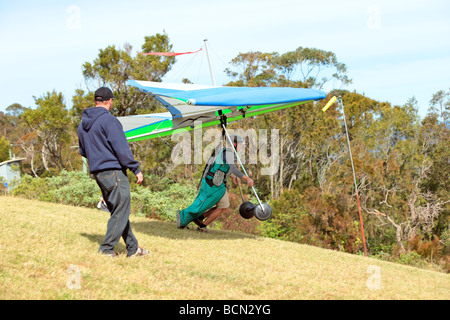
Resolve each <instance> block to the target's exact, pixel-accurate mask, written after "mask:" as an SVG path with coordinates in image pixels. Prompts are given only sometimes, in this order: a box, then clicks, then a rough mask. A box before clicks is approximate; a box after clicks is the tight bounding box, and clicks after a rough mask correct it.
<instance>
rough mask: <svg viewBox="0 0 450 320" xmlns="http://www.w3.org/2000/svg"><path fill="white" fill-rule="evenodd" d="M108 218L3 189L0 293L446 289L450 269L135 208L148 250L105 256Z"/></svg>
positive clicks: (415, 292) (377, 295)
mask: <svg viewBox="0 0 450 320" xmlns="http://www.w3.org/2000/svg"><path fill="white" fill-rule="evenodd" d="M107 219H108V214H107V213H104V212H101V211H98V210H96V209H86V208H78V207H70V206H64V205H56V204H50V203H43V202H38V201H30V200H23V199H17V198H11V197H0V226H1V230H2V232H1V235H0V299H14V300H15V299H28V300H31V299H45V300H46V299H99V300H104V299H166V300H174V299H176V300H180V299H194V300H197V299H213V300H215V299H237V300H241V299H249V300H258V299H274V300H280V299H283V300H290V299H445V300H447V299H449V298H450V276H449V275H447V274H443V273H438V272H432V271H427V270H422V269H416V268H412V267H407V266H403V265H397V264H393V263H388V262H383V261H379V260H375V259H371V258H364V257H361V256H355V255H350V254H345V253H340V252H335V251H331V250H324V249H319V248H315V247H311V246H305V245H299V244H295V243H290V242H283V241H278V240H272V239H265V238H259V237H254V236H249V235H245V234H238V233H230V232H222V231H218V230H212V232H210V233H208V234H203V233H198V232H196V231H193V230H178V229H177V228H176V226H175V223H166V222H160V221H155V220H149V219H144V218H137V217H132V218H131V222H132V227H133V230H134V233H135V235H136V237H137V238H138V240H139V242H140V245H141V246H143V247H144V248H147V249H149V250H150V251H151V252H152V253H151V255H150V256H148V257H144V258H134V259H128V258H126V257H125V247H124V244H123V242H122V241H121V242H120V244H119V246H118V247H117V251H118V252H119V253H122V254H121V255H120V256H119V258H117V259H112V258H107V257H103V256H99V255H97V249H98V247H99V244H100V242H101V241H102V239H103V236H104V233H105V228H106V221H107ZM77 271H78V272H79V273H78V274H77ZM77 279H78V282H77ZM72 280H74V281H72ZM77 284H78V285H79V287H78V288H77Z"/></svg>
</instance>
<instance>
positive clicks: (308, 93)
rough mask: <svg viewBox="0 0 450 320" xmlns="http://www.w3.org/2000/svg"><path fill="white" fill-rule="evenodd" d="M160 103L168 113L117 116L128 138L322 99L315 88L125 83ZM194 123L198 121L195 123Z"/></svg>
mask: <svg viewBox="0 0 450 320" xmlns="http://www.w3.org/2000/svg"><path fill="white" fill-rule="evenodd" d="M127 84H128V85H130V86H133V87H136V88H137V89H138V90H140V91H142V92H146V93H148V94H150V95H151V96H153V97H154V98H155V99H157V100H158V101H159V102H161V103H162V104H163V105H164V106H165V107H166V108H167V110H168V112H164V113H157V114H148V115H136V116H128V117H119V118H118V119H119V121H120V122H121V123H122V125H123V127H124V131H125V135H126V137H127V139H128V140H129V141H138V140H144V139H152V138H155V137H162V136H167V135H170V134H172V132H173V131H174V130H177V129H182V128H186V129H188V130H192V129H196V128H197V127H199V126H200V127H202V128H203V127H208V126H213V125H218V124H220V118H221V117H222V116H223V115H226V116H227V118H228V121H235V120H239V119H242V118H245V117H251V116H256V115H259V114H263V113H267V112H271V111H275V110H280V109H284V108H289V107H293V106H298V105H301V104H304V103H306V102H309V101H317V100H322V99H324V98H325V96H326V95H325V93H324V92H322V91H320V90H315V89H305V88H281V87H257V88H254V87H221V86H203V85H194V84H167V83H161V82H150V81H135V80H130V81H128V83H127ZM198 123H201V125H199V124H198Z"/></svg>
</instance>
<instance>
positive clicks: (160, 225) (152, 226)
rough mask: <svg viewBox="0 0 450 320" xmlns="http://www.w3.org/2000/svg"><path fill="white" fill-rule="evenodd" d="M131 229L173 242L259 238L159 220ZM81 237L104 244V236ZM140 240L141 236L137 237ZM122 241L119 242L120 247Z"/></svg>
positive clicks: (90, 235)
mask: <svg viewBox="0 0 450 320" xmlns="http://www.w3.org/2000/svg"><path fill="white" fill-rule="evenodd" d="M131 228H132V230H133V233H134V234H135V235H136V233H137V232H140V233H145V234H147V235H150V236H154V237H164V238H167V239H172V240H187V239H199V240H236V239H256V238H257V236H254V235H249V234H244V233H238V232H230V231H221V230H215V229H210V230H209V232H207V233H205V232H199V231H197V230H196V229H197V226H196V225H194V224H190V225H189V228H190V229H186V228H185V229H178V228H177V226H176V224H175V223H173V222H172V223H171V222H164V221H158V220H150V219H149V220H148V221H145V222H132V223H131ZM80 235H81V236H83V237H85V238H87V239H89V240H90V241H92V242H94V243H98V244H99V245H100V244H102V243H103V238H104V237H105V235H104V234H87V233H81V234H80ZM136 237H137V238H138V240H139V236H138V235H136ZM121 243H122V241H119V243H118V245H120V244H121Z"/></svg>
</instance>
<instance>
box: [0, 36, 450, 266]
mask: <svg viewBox="0 0 450 320" xmlns="http://www.w3.org/2000/svg"><path fill="white" fill-rule="evenodd" d="M171 49H172V45H171V44H170V40H169V37H168V36H167V34H156V35H154V36H150V37H145V41H144V44H143V45H142V50H141V51H142V52H151V51H170V50H171ZM131 52H132V48H131V46H130V45H128V44H126V45H124V48H123V49H121V48H116V47H115V46H109V47H107V48H105V49H101V50H99V54H98V56H97V57H96V58H95V59H94V61H92V62H86V63H84V64H83V66H82V72H83V76H84V78H85V80H86V87H87V88H88V90H86V91H84V90H81V89H79V90H76V92H75V94H74V96H73V97H72V107H71V108H68V107H67V105H66V102H65V97H63V95H62V94H61V93H58V92H56V91H52V92H47V93H45V94H43V96H42V97H39V98H36V97H35V101H36V106H35V107H33V108H28V107H23V106H21V105H20V104H14V105H11V106H9V107H8V108H7V109H6V112H5V113H0V127H1V130H0V161H4V160H6V159H7V158H8V153H9V146H11V151H12V153H13V154H16V155H17V156H23V157H26V158H27V161H26V162H25V163H24V164H23V165H22V167H21V170H22V171H23V173H24V174H28V175H30V176H33V177H35V178H36V179H37V178H39V179H41V178H45V177H52V176H58V175H59V173H60V172H61V171H63V170H64V171H81V170H82V168H83V163H82V159H81V157H80V156H79V154H78V149H77V146H78V140H77V136H76V128H77V126H78V124H79V122H80V119H81V113H82V111H83V110H84V109H85V108H88V107H91V106H92V105H93V91H95V89H96V88H97V87H99V86H101V85H106V86H108V87H110V88H111V89H112V90H113V91H114V94H115V96H116V99H115V102H114V105H113V107H114V110H113V111H112V112H113V114H114V115H116V116H123V115H131V114H142V113H152V112H160V111H165V110H163V109H162V108H161V107H160V106H159V105H158V104H157V103H156V102H155V101H154V99H152V98H151V97H149V95H146V94H143V93H140V92H138V91H136V90H135V89H134V88H131V87H128V86H126V81H127V80H129V79H137V80H150V81H161V80H162V78H163V77H164V75H165V74H166V73H167V72H168V71H170V69H171V67H172V66H173V64H174V63H175V62H176V60H175V57H160V56H141V55H137V56H136V57H132V56H131ZM225 72H226V73H227V75H228V76H229V77H231V81H230V82H229V83H228V84H226V85H237V86H291V87H309V88H319V89H320V88H322V87H323V86H324V84H325V83H327V82H329V81H333V82H336V83H339V86H345V85H347V84H349V83H351V79H349V78H348V76H347V70H346V66H345V64H343V63H341V62H339V61H338V60H337V58H336V56H335V54H334V53H332V52H329V51H323V50H319V49H313V48H302V47H299V48H297V49H296V50H294V51H292V52H287V53H282V54H280V53H277V52H272V53H263V52H248V53H240V54H239V55H238V56H237V57H236V58H234V59H233V60H232V61H231V62H230V67H229V68H227V69H226V70H225ZM184 82H190V81H189V79H185V80H184ZM443 89H444V88H443ZM333 95H336V96H339V97H341V98H342V102H343V105H344V106H345V115H346V117H347V118H346V120H347V124H348V130H349V137H350V143H351V146H352V152H353V162H354V165H355V172H356V179H357V185H358V190H359V195H360V200H361V207H362V213H363V219H364V227H365V233H366V235H365V236H366V241H367V247H368V250H369V252H370V254H371V255H372V256H378V257H381V258H384V259H390V260H395V261H398V260H401V261H403V260H404V261H406V262H408V261H409V262H410V261H421V262H423V261H427V262H431V263H434V264H435V265H439V266H440V268H442V269H444V270H447V271H448V270H450V259H449V256H450V231H449V212H450V194H449V193H450V192H449V190H450V188H449V181H450V179H449V172H450V135H449V123H448V120H449V112H450V89H449V90H448V91H446V90H441V91H438V92H436V93H435V94H434V95H433V96H432V97H430V102H429V105H428V113H427V114H426V116H425V117H424V118H420V117H419V115H418V103H417V101H416V100H415V99H414V98H411V99H410V100H409V101H407V102H405V104H404V105H401V106H397V105H392V104H390V103H389V102H380V101H376V100H373V99H370V98H369V97H366V96H364V95H361V94H359V93H357V92H349V91H346V90H339V91H334V92H331V93H329V96H328V98H331V97H332V96H333ZM327 100H328V99H327ZM326 102H327V101H323V102H317V103H310V104H306V105H302V106H300V107H295V108H289V109H285V110H282V111H277V112H274V113H271V114H267V115H264V116H261V117H259V118H256V119H244V120H241V121H239V122H236V123H232V124H230V125H229V126H230V128H242V129H244V130H246V129H250V128H252V129H255V130H256V131H257V132H258V129H268V130H269V132H270V129H274V128H275V129H279V156H280V157H279V166H278V167H277V170H276V173H275V174H274V175H270V176H267V175H262V174H261V170H260V167H259V166H258V165H252V164H250V165H248V167H247V171H248V172H249V174H250V175H251V176H252V177H253V178H254V180H255V183H256V186H257V188H258V191H259V192H260V193H261V196H262V198H263V199H266V200H267V201H270V203H271V205H272V208H273V211H274V214H273V216H272V218H271V219H270V220H269V221H267V222H264V223H261V224H259V223H257V222H251V223H250V224H248V223H247V222H246V223H247V224H246V225H245V226H244V225H242V226H241V230H243V229H245V231H247V232H253V233H258V234H262V235H265V236H270V237H274V238H279V239H285V240H289V241H296V242H300V243H307V244H312V245H317V246H321V247H325V248H331V249H335V250H342V251H345V252H350V253H360V252H361V251H362V248H363V243H362V237H361V232H360V225H359V217H358V208H357V205H356V199H355V188H354V183H353V175H352V170H351V163H350V158H349V153H348V148H347V141H346V135H345V129H344V125H343V118H342V117H343V112H342V111H343V110H341V109H340V108H339V107H338V106H337V105H334V106H332V107H331V108H330V109H329V110H328V111H327V112H326V113H323V112H322V111H321V109H322V107H323V105H324V104H325V103H326ZM174 145H175V142H173V141H172V140H171V139H170V137H169V138H164V139H154V140H148V141H140V142H136V143H131V148H132V150H133V152H134V154H135V157H136V158H137V159H138V160H139V161H140V163H141V166H142V169H143V171H144V173H145V174H146V175H148V176H153V177H161V178H163V177H166V178H170V179H171V181H173V183H175V184H181V185H187V186H193V185H195V184H196V182H197V181H198V179H199V175H200V173H201V171H202V169H203V166H202V165H196V164H186V165H175V164H174V163H173V162H172V161H171V152H172V149H173V147H174ZM155 181H156V180H155ZM231 193H233V194H234V195H235V196H233V197H234V198H235V199H237V200H236V201H235V204H234V207H233V210H234V215H232V214H231V211H230V212H229V213H228V215H227V216H226V220H222V221H221V224H222V226H223V227H225V228H230V229H231V228H233V227H239V225H240V222H238V221H237V220H236V221H234V220H233V219H236V207H237V206H238V205H239V199H240V194H239V189H237V188H236V187H235V186H233V187H232V188H231ZM244 193H245V194H246V195H250V194H251V193H250V192H248V190H245V188H244ZM172 196H173V197H174V198H176V197H177V196H182V195H181V194H179V195H177V196H175V195H172ZM231 217H232V218H231ZM224 219H225V218H224ZM230 219H231V220H233V221H231V220H230ZM230 221H231V222H230ZM227 226H228V227H227Z"/></svg>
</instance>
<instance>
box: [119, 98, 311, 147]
mask: <svg viewBox="0 0 450 320" xmlns="http://www.w3.org/2000/svg"><path fill="white" fill-rule="evenodd" d="M307 102H311V101H302V102H295V103H292V104H288V105H282V106H278V105H262V106H261V105H260V106H253V107H251V108H249V109H248V110H247V111H246V112H245V114H242V115H238V116H237V117H234V118H228V119H227V121H230V122H231V121H237V120H240V119H243V118H247V117H253V116H257V115H260V114H264V113H268V112H273V111H277V110H282V109H286V108H290V107H294V106H299V105H302V104H305V103H307ZM270 106H273V108H270V109H265V110H260V109H264V108H267V107H270ZM277 106H278V107H277ZM244 108H245V107H238V110H241V109H244ZM225 111H227V112H225ZM228 113H231V110H229V109H224V110H222V114H228ZM216 115H217V116H219V114H218V113H217V112H216ZM215 125H220V120H214V121H210V122H205V123H202V124H201V125H198V126H196V127H186V128H177V129H172V130H170V128H173V123H172V120H164V121H161V122H158V123H155V124H153V125H149V126H145V127H142V128H138V129H135V130H130V131H128V132H126V133H125V136H126V137H127V139H128V141H129V142H134V141H141V140H147V139H154V138H160V137H165V136H168V135H171V134H173V133H174V132H175V131H179V132H181V131H183V130H185V131H192V130H195V129H200V128H207V127H212V126H215ZM165 129H169V130H165ZM159 130H162V131H161V132H155V131H159Z"/></svg>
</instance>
